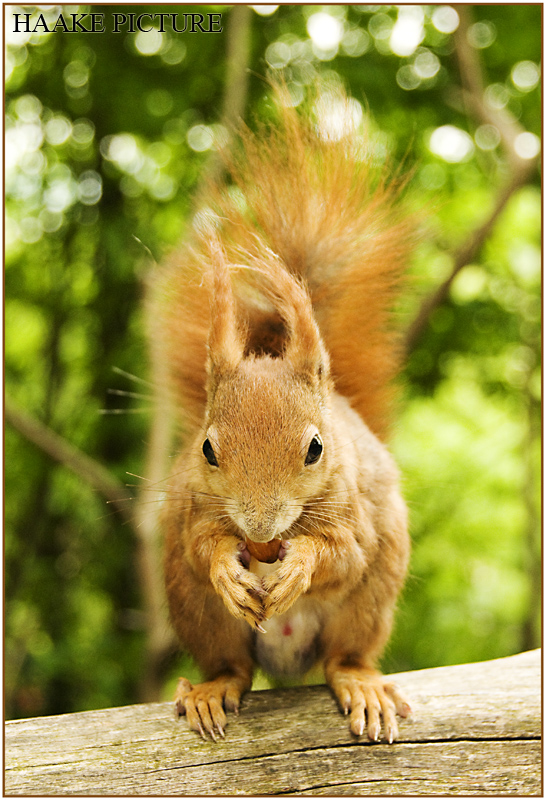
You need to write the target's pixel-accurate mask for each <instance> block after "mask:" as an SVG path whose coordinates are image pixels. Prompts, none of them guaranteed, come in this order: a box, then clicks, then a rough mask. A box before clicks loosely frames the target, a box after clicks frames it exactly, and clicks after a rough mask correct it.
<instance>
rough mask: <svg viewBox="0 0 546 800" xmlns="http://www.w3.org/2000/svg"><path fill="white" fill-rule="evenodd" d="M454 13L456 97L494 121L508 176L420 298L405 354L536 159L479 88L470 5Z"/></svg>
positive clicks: (515, 126) (470, 109)
mask: <svg viewBox="0 0 546 800" xmlns="http://www.w3.org/2000/svg"><path fill="white" fill-rule="evenodd" d="M457 13H458V14H459V19H460V23H459V27H458V29H457V31H456V32H455V34H454V41H455V51H456V54H457V60H458V62H459V70H460V74H461V84H462V86H463V90H462V92H461V93H460V97H461V99H462V102H463V104H464V105H465V106H466V108H467V113H468V114H469V115H472V116H473V117H474V118H475V119H476V120H477V121H478V122H481V123H485V124H489V125H494V126H495V127H496V128H497V130H498V131H499V135H500V137H501V143H502V146H503V150H504V152H505V156H506V160H507V164H508V166H509V176H508V179H507V180H506V182H505V183H504V185H502V186H501V187H500V188H499V190H498V193H497V196H496V198H495V202H494V205H493V208H492V210H491V212H490V214H489V215H488V216H487V217H486V219H485V220H484V221H483V222H482V223H481V224H480V225H479V226H477V227H476V228H475V229H474V231H472V232H471V233H470V235H469V237H468V239H467V240H466V242H464V243H463V244H462V246H461V247H460V248H459V249H458V250H457V251H456V252H455V253H454V254H453V267H452V270H451V274H450V275H449V277H448V278H447V279H446V280H445V281H444V282H443V283H442V284H441V285H440V286H439V287H438V288H437V289H436V290H435V291H434V292H433V293H432V294H431V295H430V296H429V297H426V298H425V299H424V301H423V302H422V304H421V308H420V309H419V312H418V313H417V315H416V317H415V319H414V321H413V323H412V324H411V325H410V327H409V329H408V331H407V333H406V340H405V349H406V353H408V354H409V353H411V351H412V350H413V349H414V348H415V346H416V344H417V342H418V341H419V339H420V338H421V336H422V334H423V332H424V331H425V329H426V327H427V325H428V322H429V319H430V316H431V314H432V312H433V311H434V310H435V309H436V308H438V307H439V306H440V305H441V304H442V303H443V302H444V301H445V300H446V298H447V296H448V293H449V289H450V287H451V284H452V283H453V281H454V279H455V277H456V276H457V275H458V273H459V272H460V271H461V269H462V268H463V267H465V266H466V265H467V264H469V263H470V262H471V261H472V260H473V259H474V258H475V257H476V255H477V254H478V253H479V251H480V249H481V247H482V245H483V243H484V242H485V240H486V239H487V237H488V236H489V235H490V233H491V231H492V229H493V227H494V225H495V223H496V221H497V219H498V218H499V216H500V214H501V213H502V211H503V210H504V208H505V206H506V204H507V203H508V201H509V200H510V198H511V197H512V195H513V194H514V193H515V192H516V191H517V190H518V189H520V188H521V187H522V186H524V185H525V184H526V183H527V181H528V180H529V178H530V176H531V175H532V173H533V171H534V169H535V165H536V162H537V159H536V158H535V159H523V158H521V157H520V156H519V155H518V153H517V151H516V148H515V140H516V137H517V136H518V135H519V134H520V133H522V132H523V128H522V127H521V126H520V125H519V123H518V121H517V120H516V119H515V118H514V117H513V116H512V115H511V114H509V113H508V112H506V111H505V110H503V109H494V108H492V107H491V106H489V105H488V103H487V101H486V99H485V95H484V89H483V87H484V79H483V67H482V63H481V60H480V58H479V54H478V51H477V50H476V48H474V47H472V45H471V44H470V42H469V39H468V31H469V28H470V25H471V24H472V16H471V12H470V9H469V8H468V6H457Z"/></svg>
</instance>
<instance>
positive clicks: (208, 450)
mask: <svg viewBox="0 0 546 800" xmlns="http://www.w3.org/2000/svg"><path fill="white" fill-rule="evenodd" d="M203 455H204V456H205V458H206V459H207V461H208V462H209V464H210V465H211V467H217V466H218V461H217V460H216V456H215V455H214V450H213V449H212V445H211V443H210V442H209V440H208V439H205V441H204V442H203Z"/></svg>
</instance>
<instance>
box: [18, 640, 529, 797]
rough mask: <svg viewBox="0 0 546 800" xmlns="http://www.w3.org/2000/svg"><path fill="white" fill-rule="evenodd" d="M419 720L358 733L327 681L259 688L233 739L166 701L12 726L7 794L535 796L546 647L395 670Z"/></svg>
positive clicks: (234, 722)
mask: <svg viewBox="0 0 546 800" xmlns="http://www.w3.org/2000/svg"><path fill="white" fill-rule="evenodd" d="M394 677H395V680H396V681H397V683H398V684H399V685H400V686H401V688H403V690H404V691H405V692H406V693H407V694H408V696H409V698H410V700H411V705H412V709H413V713H412V716H411V717H410V718H409V719H407V720H402V721H401V723H400V738H399V741H398V742H396V743H395V744H393V745H388V744H385V743H380V744H371V743H369V742H367V741H364V740H357V739H356V738H355V737H353V736H352V735H351V734H350V733H349V730H348V725H347V720H346V719H345V718H344V717H343V716H342V715H341V714H340V712H339V711H338V709H337V706H336V704H335V702H334V700H333V698H332V696H331V694H330V692H329V691H328V689H327V688H325V687H323V686H315V687H303V688H299V689H283V690H274V691H261V692H253V693H251V694H249V695H247V696H246V699H245V701H244V703H243V707H242V711H241V715H240V716H239V717H238V718H236V717H233V716H232V715H230V717H229V723H228V727H227V731H226V740H225V741H222V742H220V743H219V744H214V743H213V742H211V741H207V742H204V741H202V740H201V739H200V738H199V737H198V736H197V735H196V734H194V733H192V732H191V731H189V730H188V729H187V724H186V720H185V719H184V718H182V719H180V720H175V719H174V715H173V707H172V705H171V704H169V703H153V704H149V705H138V706H127V707H125V708H114V709H105V710H101V711H87V712H82V713H78V714H65V715H61V716H56V717H42V718H35V719H28V720H16V721H12V722H7V723H6V734H5V786H4V792H5V794H6V795H65V796H66V795H78V794H80V795H89V794H94V795H101V794H110V795H153V796H158V795H169V794H170V795H271V794H295V795H298V794H302V795H367V794H370V795H385V794H396V795H442V794H444V795H445V794H450V795H456V794H459V795H487V794H491V795H499V794H502V795H527V796H529V795H540V794H541V791H542V788H541V744H540V736H541V658H540V651H538V650H536V651H533V652H530V653H522V654H521V655H518V656H511V657H510V658H504V659H499V660H497V661H487V662H484V663H480V664H465V665H462V666H457V667H441V668H438V669H429V670H422V671H419V672H408V673H401V674H400V675H397V676H394Z"/></svg>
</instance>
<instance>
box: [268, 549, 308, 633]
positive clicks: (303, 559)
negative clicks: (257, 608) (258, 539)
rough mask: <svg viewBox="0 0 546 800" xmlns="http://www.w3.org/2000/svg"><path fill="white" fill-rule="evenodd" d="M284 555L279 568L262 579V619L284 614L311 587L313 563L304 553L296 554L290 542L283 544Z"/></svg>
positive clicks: (296, 550) (296, 551)
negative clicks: (263, 591) (264, 594)
mask: <svg viewBox="0 0 546 800" xmlns="http://www.w3.org/2000/svg"><path fill="white" fill-rule="evenodd" d="M283 547H284V553H283V559H282V562H281V565H280V566H279V568H278V569H277V570H276V571H275V572H273V573H272V574H271V575H268V576H267V577H266V578H264V579H263V586H264V589H265V591H266V596H265V598H264V601H263V605H264V619H269V618H270V617H272V616H273V614H284V612H285V611H288V609H289V608H290V606H291V605H293V603H295V601H296V600H297V599H298V597H300V595H302V594H304V593H305V592H306V591H307V590H308V589H309V587H310V585H311V576H312V573H313V566H314V563H313V561H312V559H310V558H309V556H307V554H305V553H300V552H298V549H299V548H297V546H296V547H294V543H293V542H292V541H289V542H283Z"/></svg>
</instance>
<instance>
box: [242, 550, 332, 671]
mask: <svg viewBox="0 0 546 800" xmlns="http://www.w3.org/2000/svg"><path fill="white" fill-rule="evenodd" d="M277 567H278V562H276V563H275V564H262V563H260V562H259V561H256V560H255V559H254V558H253V559H252V561H251V564H250V570H251V571H252V572H254V573H255V574H256V575H258V576H259V577H263V576H265V575H269V574H270V573H271V572H272V571H274V570H275V569H276V568H277ZM323 613H324V611H323V604H321V603H320V602H319V601H318V600H317V599H316V598H314V597H309V596H303V597H300V598H299V599H298V600H297V601H296V602H295V603H294V605H293V606H292V607H291V608H290V609H289V610H288V611H286V612H285V613H284V614H280V615H275V616H273V617H271V619H269V620H267V621H265V622H263V623H262V627H263V628H264V629H265V631H266V633H265V634H264V633H259V634H256V636H255V658H256V661H257V662H258V664H259V665H260V666H261V667H262V669H263V670H265V671H266V672H267V673H268V674H269V675H272V676H274V677H276V678H291V677H298V676H300V675H303V674H304V673H306V672H307V671H308V670H309V669H310V668H311V667H312V666H313V664H315V662H316V661H317V659H318V657H319V655H320V652H319V650H320V633H321V630H322V624H323Z"/></svg>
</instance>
